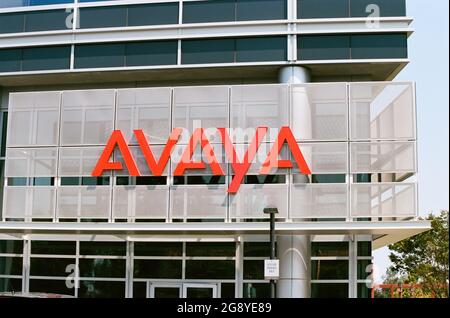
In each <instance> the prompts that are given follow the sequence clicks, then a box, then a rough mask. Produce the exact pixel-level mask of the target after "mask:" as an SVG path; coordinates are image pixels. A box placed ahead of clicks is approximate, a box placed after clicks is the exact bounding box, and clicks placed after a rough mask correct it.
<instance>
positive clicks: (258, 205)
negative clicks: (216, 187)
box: [230, 184, 288, 218]
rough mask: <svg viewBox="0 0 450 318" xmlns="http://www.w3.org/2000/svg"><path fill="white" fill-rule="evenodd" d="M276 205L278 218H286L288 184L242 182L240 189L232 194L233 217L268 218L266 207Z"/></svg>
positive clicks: (231, 215)
mask: <svg viewBox="0 0 450 318" xmlns="http://www.w3.org/2000/svg"><path fill="white" fill-rule="evenodd" d="M269 206H275V207H277V209H278V214H277V215H276V218H286V217H287V213H288V185H286V184H261V185H253V184H241V186H240V188H239V191H238V192H237V193H236V194H235V195H231V196H230V217H231V218H268V217H270V215H269V214H265V213H264V208H266V207H269Z"/></svg>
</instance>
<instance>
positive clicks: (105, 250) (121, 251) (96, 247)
mask: <svg viewBox="0 0 450 318" xmlns="http://www.w3.org/2000/svg"><path fill="white" fill-rule="evenodd" d="M126 253H127V246H126V243H125V242H80V254H81V255H122V256H125V255H126Z"/></svg>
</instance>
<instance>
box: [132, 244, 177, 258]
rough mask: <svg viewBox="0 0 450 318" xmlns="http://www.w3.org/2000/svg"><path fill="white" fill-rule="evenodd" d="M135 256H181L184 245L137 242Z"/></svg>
mask: <svg viewBox="0 0 450 318" xmlns="http://www.w3.org/2000/svg"><path fill="white" fill-rule="evenodd" d="M134 255H136V256H181V255H183V243H179V242H161V243H154V242H135V243H134Z"/></svg>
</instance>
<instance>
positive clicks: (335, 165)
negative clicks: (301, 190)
mask: <svg viewBox="0 0 450 318" xmlns="http://www.w3.org/2000/svg"><path fill="white" fill-rule="evenodd" d="M298 145H299V148H300V150H301V152H302V154H303V157H304V158H305V161H306V163H307V164H308V166H309V169H310V170H311V172H312V173H313V174H319V173H335V174H339V173H341V174H342V173H347V172H348V144H347V143H345V142H333V143H331V142H322V143H299V144H298ZM299 172H300V171H299V169H298V166H297V165H295V164H294V169H293V173H299Z"/></svg>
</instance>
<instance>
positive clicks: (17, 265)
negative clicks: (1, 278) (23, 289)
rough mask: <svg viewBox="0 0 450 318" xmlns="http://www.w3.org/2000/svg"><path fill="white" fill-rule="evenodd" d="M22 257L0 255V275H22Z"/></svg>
mask: <svg viewBox="0 0 450 318" xmlns="http://www.w3.org/2000/svg"><path fill="white" fill-rule="evenodd" d="M22 263H23V261H22V257H0V275H22Z"/></svg>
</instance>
